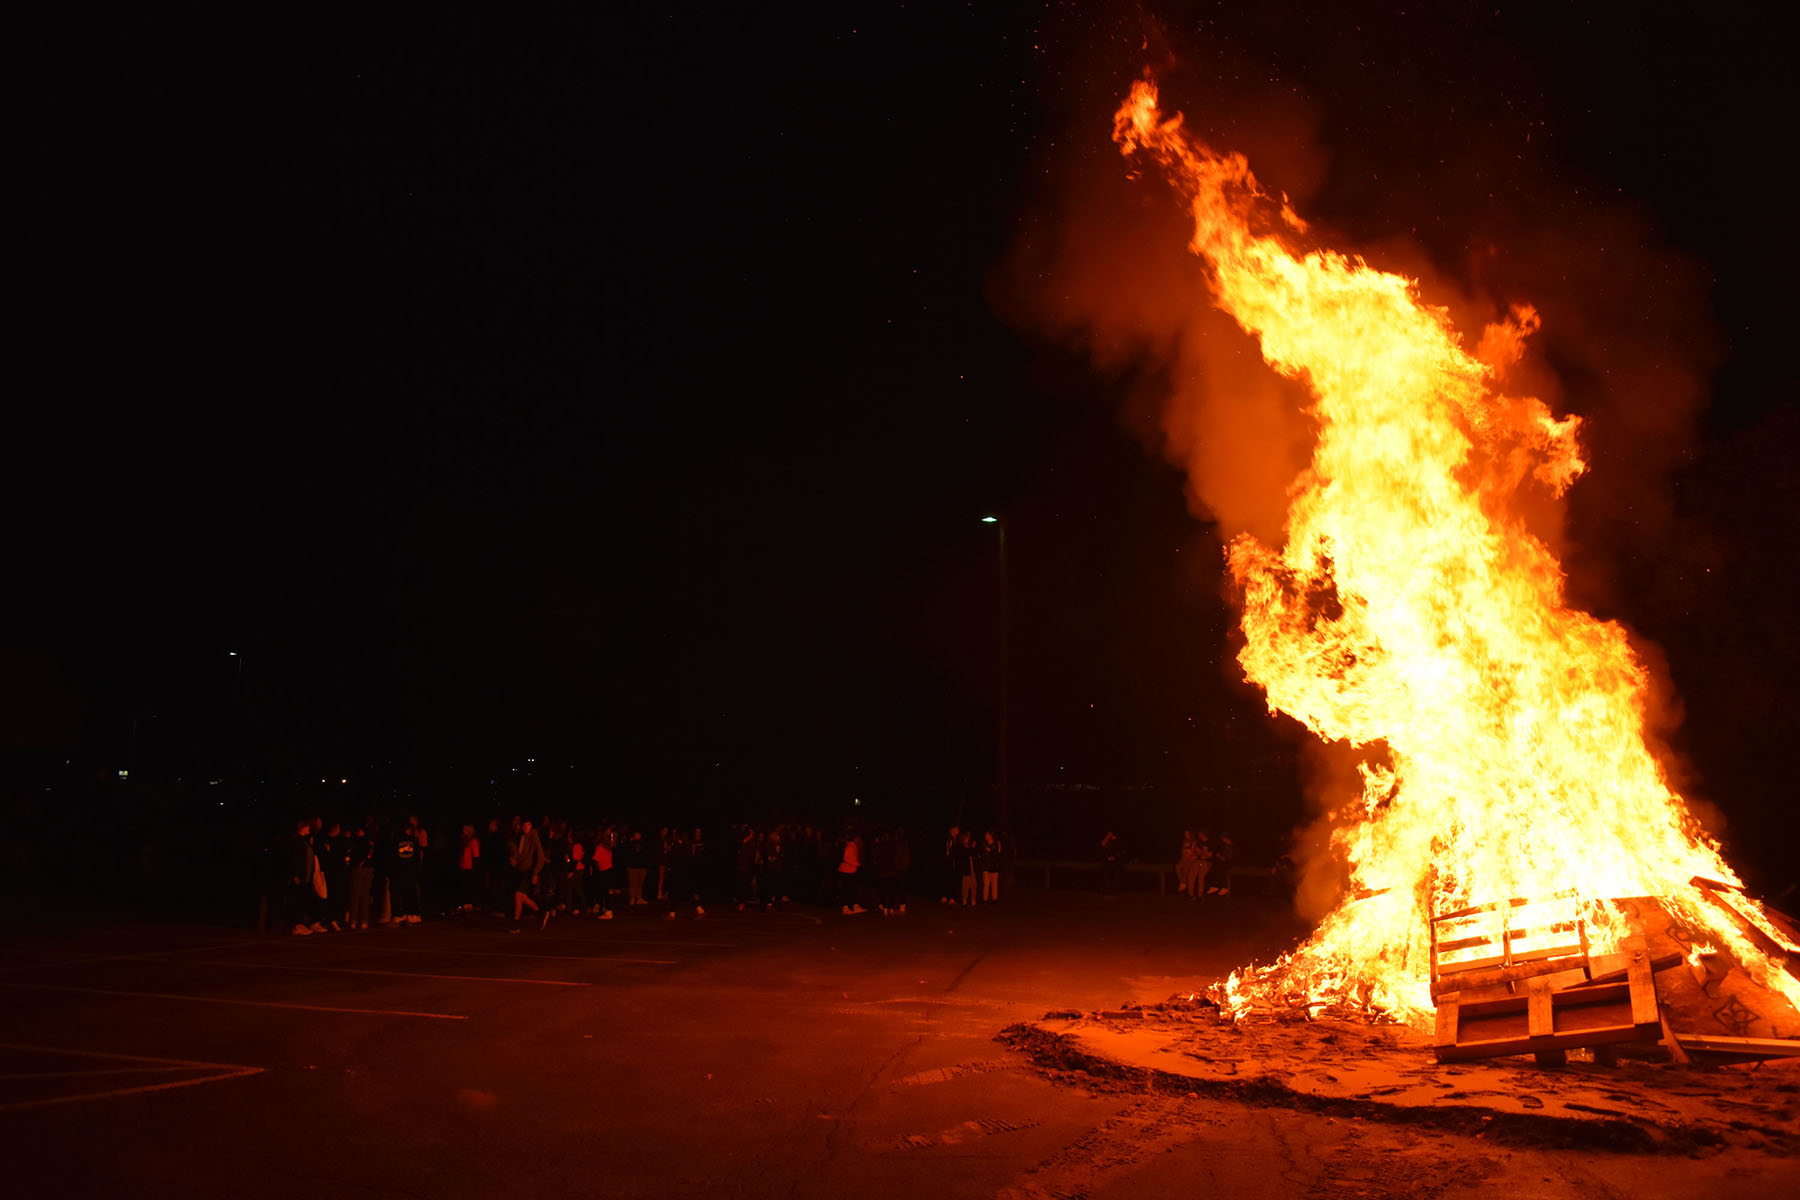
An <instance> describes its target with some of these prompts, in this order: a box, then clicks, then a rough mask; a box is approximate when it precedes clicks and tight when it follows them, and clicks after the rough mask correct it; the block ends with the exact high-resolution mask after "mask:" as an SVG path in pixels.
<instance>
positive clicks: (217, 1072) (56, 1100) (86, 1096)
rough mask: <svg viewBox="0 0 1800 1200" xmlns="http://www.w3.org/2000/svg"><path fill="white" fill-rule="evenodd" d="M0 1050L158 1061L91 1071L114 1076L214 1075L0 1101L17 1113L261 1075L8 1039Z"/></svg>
mask: <svg viewBox="0 0 1800 1200" xmlns="http://www.w3.org/2000/svg"><path fill="white" fill-rule="evenodd" d="M0 1050H24V1051H27V1052H30V1053H34V1054H53V1055H61V1056H65V1057H69V1058H110V1059H122V1060H124V1061H126V1062H144V1063H157V1064H160V1065H158V1066H155V1067H126V1068H121V1069H119V1070H117V1071H104V1070H103V1071H97V1072H93V1073H94V1074H105V1075H117V1074H124V1073H125V1072H127V1071H184V1070H190V1071H191V1070H205V1071H212V1072H214V1074H211V1075H202V1076H200V1077H198V1078H195V1079H172V1080H169V1081H167V1082H165V1083H146V1084H140V1085H138V1086H137V1087H128V1088H108V1089H107V1090H106V1091H103V1092H80V1093H77V1094H75V1095H73V1096H49V1097H46V1098H44V1099H41V1100H17V1101H13V1102H12V1103H8V1104H0V1112H17V1111H18V1110H20V1109H24V1108H47V1107H49V1106H50V1105H53V1104H79V1103H81V1102H82V1101H84V1100H107V1099H112V1098H114V1097H118V1096H136V1095H141V1094H143V1093H145V1092H166V1091H170V1090H172V1089H174V1088H184V1087H193V1086H195V1085H196V1084H201V1083H217V1082H220V1081H222V1080H226V1079H242V1078H245V1077H247V1076H250V1075H261V1074H262V1073H263V1068H261V1067H245V1066H239V1065H237V1064H234V1063H213V1062H197V1061H195V1060H193V1059H186V1058H152V1057H151V1056H149V1055H147V1054H110V1053H106V1052H104V1051H98V1050H66V1049H64V1048H62V1047H60V1046H26V1045H19V1044H16V1043H11V1042H0ZM86 1073H87V1072H80V1071H71V1072H65V1073H60V1074H66V1075H69V1076H74V1075H81V1074H86ZM58 1074H59V1073H57V1072H47V1073H44V1074H42V1075H36V1076H33V1075H10V1076H5V1077H4V1078H8V1079H31V1078H55V1077H56V1076H57V1075H58Z"/></svg>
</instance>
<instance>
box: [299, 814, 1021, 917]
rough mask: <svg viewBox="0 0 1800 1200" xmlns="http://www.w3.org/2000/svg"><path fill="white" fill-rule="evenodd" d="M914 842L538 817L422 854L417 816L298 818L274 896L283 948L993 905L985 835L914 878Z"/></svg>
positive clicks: (802, 829)
mask: <svg viewBox="0 0 1800 1200" xmlns="http://www.w3.org/2000/svg"><path fill="white" fill-rule="evenodd" d="M915 849H921V848H918V847H916V846H915V843H914V842H913V840H912V839H910V838H909V837H908V835H907V832H906V831H905V830H904V829H901V828H898V827H894V826H873V827H867V828H863V827H858V826H847V827H845V828H844V829H842V830H840V831H835V832H832V831H827V830H824V829H821V828H820V827H819V826H817V825H811V824H792V823H790V824H775V825H766V826H765V825H752V824H739V825H734V826H731V827H730V828H729V829H728V830H727V831H725V832H724V833H723V834H722V835H721V836H719V837H716V838H715V837H709V836H708V834H707V832H706V831H705V830H704V829H700V828H694V829H680V828H673V827H669V826H639V825H633V824H630V823H626V822H617V821H606V822H600V823H597V824H592V825H575V824H573V823H571V822H570V821H567V820H562V819H556V818H546V819H544V820H543V821H541V822H540V821H533V820H530V819H528V818H524V817H513V818H512V819H511V820H509V821H503V820H501V819H499V818H494V819H493V820H490V821H488V822H487V824H486V826H485V827H482V828H478V827H477V826H476V825H473V824H469V825H464V826H462V828H461V831H460V833H459V834H458V835H457V836H456V837H455V838H454V839H451V842H450V844H449V845H448V846H447V847H445V846H442V845H440V846H436V847H434V845H433V841H432V838H431V835H430V834H429V833H428V832H427V830H426V829H425V827H424V826H423V825H422V824H421V823H420V821H419V818H418V817H416V816H410V817H407V818H406V819H405V820H404V821H396V822H391V823H390V822H385V821H382V820H379V819H368V820H361V821H354V822H342V821H327V820H325V819H323V818H321V817H309V818H304V819H301V820H300V821H298V822H297V823H296V825H295V827H294V832H293V835H292V837H291V838H290V839H289V840H288V843H287V845H286V846H285V848H284V851H283V853H281V854H280V855H279V856H278V858H279V861H280V862H281V863H282V864H283V865H284V867H285V873H284V875H283V876H282V877H281V878H280V879H279V880H278V881H276V886H275V887H273V888H272V889H270V891H271V893H272V894H271V895H270V897H269V899H270V900H271V901H272V903H271V908H274V907H275V906H279V908H280V910H281V911H280V912H279V913H272V916H273V919H274V922H275V923H276V924H278V926H279V927H283V928H289V929H291V931H292V933H293V934H294V935H295V936H310V935H312V934H317V933H327V932H335V931H343V930H355V929H367V928H369V926H370V924H371V923H375V924H388V923H392V924H406V925H416V924H419V923H420V922H421V921H422V920H424V919H425V917H426V914H427V912H429V913H430V914H432V915H434V916H443V915H449V914H452V913H465V914H467V913H482V912H487V913H493V914H497V915H499V916H502V917H505V918H507V919H509V920H510V922H511V928H512V930H513V931H514V932H517V931H519V930H521V929H523V928H524V927H525V925H526V922H527V921H528V919H529V920H533V921H535V922H536V923H537V925H538V927H539V928H542V927H544V926H545V925H547V924H548V923H549V922H550V920H551V918H552V917H554V916H556V915H558V914H562V915H564V916H568V917H589V918H596V919H599V920H602V921H609V920H612V919H613V918H614V916H615V913H616V912H618V911H620V910H624V911H633V912H635V911H642V912H644V913H648V914H652V915H658V916H660V917H662V918H664V919H671V920H672V919H674V918H675V917H676V916H678V915H682V914H687V915H691V916H694V917H703V916H705V915H706V911H707V906H708V905H715V906H716V905H731V906H734V907H735V908H736V909H738V910H740V911H742V910H745V909H773V908H779V907H781V906H782V905H787V904H792V903H796V902H798V903H806V904H815V905H829V906H830V907H833V908H836V909H837V910H838V911H839V912H840V913H841V914H843V915H844V916H859V915H862V914H865V913H869V912H880V913H881V914H883V915H886V916H899V915H902V914H904V913H905V912H906V906H907V902H908V898H909V896H914V895H918V894H925V893H931V894H935V895H936V897H937V900H938V902H939V903H940V904H944V905H968V906H973V905H978V904H994V903H997V902H998V901H999V899H1000V884H1001V876H1002V873H1003V871H1004V867H1005V863H1006V860H1007V857H1008V853H1009V848H1008V846H1007V843H1006V841H1005V839H1004V838H1003V837H1002V836H1001V834H1000V833H999V831H997V830H992V829H990V830H986V831H984V832H980V833H978V832H977V831H975V830H973V829H965V828H961V827H952V828H951V829H950V830H949V832H948V833H947V834H946V835H945V838H944V840H943V842H942V844H941V846H938V845H935V844H934V845H933V846H932V847H931V851H930V858H929V860H928V861H926V862H925V863H924V867H925V869H924V870H923V871H921V870H919V869H917V868H916V867H915Z"/></svg>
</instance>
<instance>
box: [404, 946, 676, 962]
mask: <svg viewBox="0 0 1800 1200" xmlns="http://www.w3.org/2000/svg"><path fill="white" fill-rule="evenodd" d="M376 952H377V953H381V954H436V955H439V956H441V957H448V958H457V957H472V958H542V959H549V960H552V961H555V962H611V963H638V964H641V965H644V966H652V967H674V966H679V965H681V964H680V960H679V959H674V958H620V957H616V956H614V955H610V954H518V953H509V952H508V951H505V950H435V949H432V948H431V947H429V946H383V947H381V948H380V950H379V951H376Z"/></svg>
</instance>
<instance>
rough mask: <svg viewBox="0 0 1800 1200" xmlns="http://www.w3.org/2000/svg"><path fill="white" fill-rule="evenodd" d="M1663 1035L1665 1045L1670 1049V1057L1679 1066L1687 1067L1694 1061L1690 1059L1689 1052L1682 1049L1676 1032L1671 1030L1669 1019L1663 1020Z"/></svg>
mask: <svg viewBox="0 0 1800 1200" xmlns="http://www.w3.org/2000/svg"><path fill="white" fill-rule="evenodd" d="M1662 1035H1663V1045H1665V1046H1667V1047H1668V1048H1669V1057H1670V1058H1672V1059H1674V1060H1675V1062H1676V1064H1677V1065H1679V1066H1683V1067H1685V1066H1687V1065H1688V1064H1689V1063H1691V1062H1693V1061H1694V1060H1693V1059H1691V1058H1689V1057H1688V1053H1687V1051H1686V1050H1684V1049H1682V1047H1681V1039H1680V1038H1678V1037H1676V1036H1675V1031H1674V1030H1673V1029H1670V1028H1669V1018H1667V1017H1664V1018H1662Z"/></svg>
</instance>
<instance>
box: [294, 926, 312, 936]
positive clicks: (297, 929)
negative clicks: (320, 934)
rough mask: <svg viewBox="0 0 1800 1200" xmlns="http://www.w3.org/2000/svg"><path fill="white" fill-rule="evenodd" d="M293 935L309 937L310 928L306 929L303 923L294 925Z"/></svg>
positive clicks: (310, 934)
mask: <svg viewBox="0 0 1800 1200" xmlns="http://www.w3.org/2000/svg"><path fill="white" fill-rule="evenodd" d="M294 936H295V937H311V936H312V930H310V929H308V928H307V927H306V926H304V925H296V926H294Z"/></svg>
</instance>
